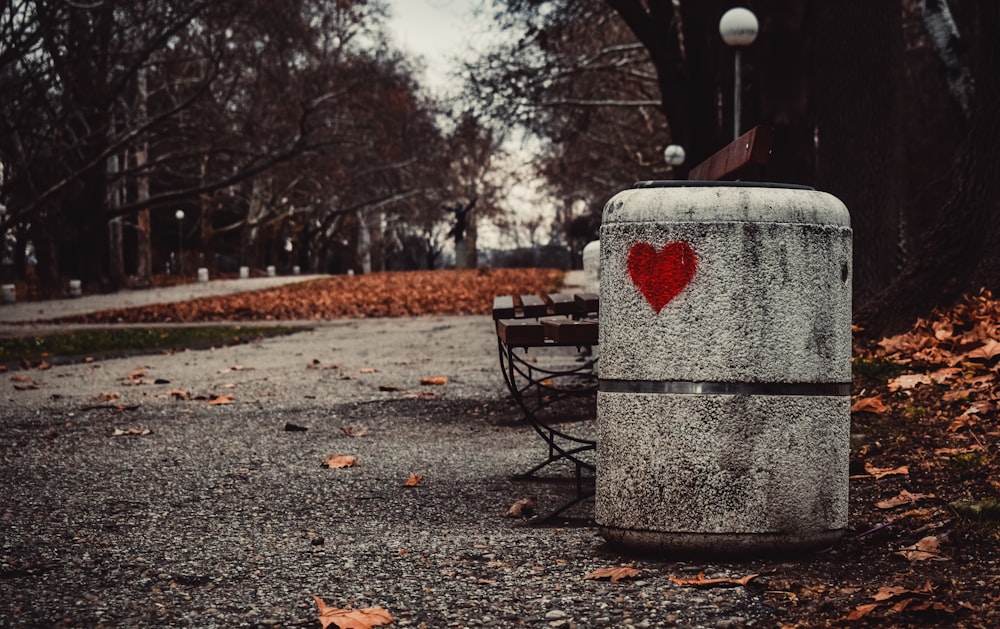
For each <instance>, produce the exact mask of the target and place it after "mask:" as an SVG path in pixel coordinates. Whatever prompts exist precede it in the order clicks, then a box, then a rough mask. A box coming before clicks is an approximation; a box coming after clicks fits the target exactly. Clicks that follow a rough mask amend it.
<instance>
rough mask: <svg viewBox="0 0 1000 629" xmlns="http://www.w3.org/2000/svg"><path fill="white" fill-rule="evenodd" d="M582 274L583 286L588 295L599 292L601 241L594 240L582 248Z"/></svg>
mask: <svg viewBox="0 0 1000 629" xmlns="http://www.w3.org/2000/svg"><path fill="white" fill-rule="evenodd" d="M583 272H584V274H585V275H586V278H587V279H586V282H585V284H584V286H585V288H586V290H587V292H588V293H600V292H601V241H600V240H594V241H591V242H588V243H587V246H586V247H584V248H583Z"/></svg>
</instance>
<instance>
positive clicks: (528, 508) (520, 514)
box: [503, 498, 535, 518]
mask: <svg viewBox="0 0 1000 629" xmlns="http://www.w3.org/2000/svg"><path fill="white" fill-rule="evenodd" d="M534 514H535V501H534V500H532V499H531V498H521V499H520V500H518V501H517V502H515V503H514V504H512V505H511V506H510V509H507V513H505V514H504V516H503V517H505V518H530V517H531V516H532V515H534Z"/></svg>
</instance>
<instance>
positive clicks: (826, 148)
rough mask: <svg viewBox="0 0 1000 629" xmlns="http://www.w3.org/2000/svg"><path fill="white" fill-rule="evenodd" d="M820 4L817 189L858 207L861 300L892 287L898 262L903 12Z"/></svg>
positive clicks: (857, 299)
mask: <svg viewBox="0 0 1000 629" xmlns="http://www.w3.org/2000/svg"><path fill="white" fill-rule="evenodd" d="M814 6H815V11H816V14H815V33H816V35H815V38H814V39H815V51H816V52H815V54H816V62H815V64H816V65H815V71H814V73H813V76H814V81H815V83H814V86H813V97H814V99H815V103H816V105H815V107H816V118H817V129H818V133H817V135H818V145H817V151H816V154H817V163H816V187H817V188H819V189H820V190H823V191H825V192H829V193H831V194H833V195H834V196H836V197H838V198H839V199H840V200H841V201H843V202H844V204H845V205H846V206H847V208H848V210H849V211H850V212H851V223H852V226H853V228H854V276H853V294H854V303H855V305H859V304H862V303H864V302H865V301H867V300H868V299H870V298H871V297H872V295H874V294H875V293H876V292H878V291H879V290H881V289H882V288H885V286H887V285H888V284H889V282H890V281H892V279H893V277H894V276H895V274H896V271H897V267H898V259H897V243H898V239H899V217H900V211H901V206H902V198H903V197H902V192H903V189H902V181H903V180H902V173H903V163H902V155H901V152H900V147H901V142H900V138H901V136H900V133H901V127H900V120H901V116H900V111H899V107H898V90H897V83H898V82H899V76H900V73H899V64H900V56H899V55H900V53H901V50H902V48H901V43H902V30H901V16H900V10H899V5H898V4H896V3H892V2H871V1H870V0H819V1H818V2H816V3H815V5H814ZM846 33H850V37H846V36H845V34H846Z"/></svg>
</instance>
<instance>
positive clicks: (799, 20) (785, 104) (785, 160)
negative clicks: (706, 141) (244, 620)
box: [744, 0, 816, 186]
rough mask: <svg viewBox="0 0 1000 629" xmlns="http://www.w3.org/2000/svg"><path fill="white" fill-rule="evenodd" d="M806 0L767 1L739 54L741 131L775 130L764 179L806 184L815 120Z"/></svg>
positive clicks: (810, 176)
mask: <svg viewBox="0 0 1000 629" xmlns="http://www.w3.org/2000/svg"><path fill="white" fill-rule="evenodd" d="M811 7H812V5H811V3H806V2H801V1H799V0H771V1H770V2H768V3H767V4H765V5H764V6H763V7H761V9H762V10H761V12H760V14H759V19H760V36H759V37H758V38H757V41H756V42H754V44H753V45H752V46H750V47H749V48H748V49H747V51H746V54H745V55H744V57H745V58H746V60H747V66H748V67H747V72H746V74H747V77H746V79H747V82H748V83H749V87H750V91H751V94H750V95H751V97H753V96H756V98H749V99H746V100H745V101H744V102H747V101H749V102H748V104H749V105H752V104H753V103H755V102H756V103H759V104H758V105H757V107H753V106H748V107H745V108H744V110H745V115H744V121H745V122H744V130H746V129H748V128H750V127H753V126H754V125H756V124H761V123H763V124H767V125H770V126H771V127H773V128H774V147H773V150H772V152H771V159H770V161H769V162H768V164H767V168H766V169H765V176H764V177H762V179H764V180H765V181H774V182H781V183H795V184H802V185H807V186H811V185H814V182H815V177H816V168H815V162H816V159H815V158H816V144H815V140H814V133H815V124H814V120H813V116H812V109H811V107H812V100H811V99H810V91H809V87H810V85H809V78H810V67H809V63H810V56H809V48H810V44H811V37H810V33H811V31H810V25H811V17H812V11H811Z"/></svg>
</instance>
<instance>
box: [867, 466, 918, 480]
mask: <svg viewBox="0 0 1000 629" xmlns="http://www.w3.org/2000/svg"><path fill="white" fill-rule="evenodd" d="M865 471H866V472H868V473H869V474H871V475H872V476H873V477H875V479H876V480H878V479H879V478H882V477H883V476H893V475H896V474H901V475H904V476H908V475H909V474H910V466H909V465H900V466H899V467H875V466H874V465H872V464H871V463H865Z"/></svg>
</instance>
